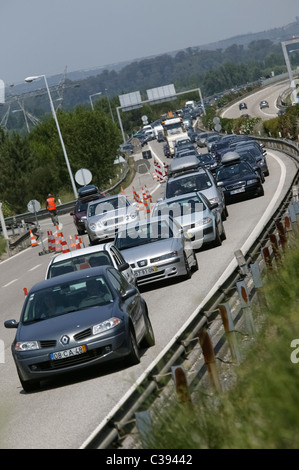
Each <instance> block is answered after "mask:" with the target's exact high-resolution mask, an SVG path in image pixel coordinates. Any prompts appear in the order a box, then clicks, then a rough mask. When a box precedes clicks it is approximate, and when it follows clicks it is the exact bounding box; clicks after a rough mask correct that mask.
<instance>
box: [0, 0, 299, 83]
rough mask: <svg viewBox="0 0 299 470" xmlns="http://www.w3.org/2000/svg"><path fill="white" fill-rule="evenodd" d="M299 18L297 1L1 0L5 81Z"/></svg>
mask: <svg viewBox="0 0 299 470" xmlns="http://www.w3.org/2000/svg"><path fill="white" fill-rule="evenodd" d="M296 16H299V3H298V0H205V1H203V0H147V1H142V0H0V43H1V49H0V79H2V80H4V82H5V84H6V85H10V84H17V83H20V82H22V81H23V79H24V78H25V77H27V76H29V75H46V76H51V75H55V74H63V73H64V71H65V69H66V70H67V72H72V71H75V70H82V69H89V68H93V67H98V66H100V67H101V66H105V65H108V64H112V63H115V62H121V61H124V60H134V59H138V58H141V57H147V56H151V55H157V54H162V53H165V52H166V53H167V52H171V51H173V50H177V49H184V48H186V47H193V46H202V45H204V44H208V43H210V42H214V41H218V40H222V39H227V38H230V37H232V36H236V35H239V34H243V33H245V34H246V33H255V32H260V31H265V30H268V29H271V28H275V27H280V26H285V25H287V24H288V23H292V22H294V21H295V18H296ZM298 34H299V31H298Z"/></svg>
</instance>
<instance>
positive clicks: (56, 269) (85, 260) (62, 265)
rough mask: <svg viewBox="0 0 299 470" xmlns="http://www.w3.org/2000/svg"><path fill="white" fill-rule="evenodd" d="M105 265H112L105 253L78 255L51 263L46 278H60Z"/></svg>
mask: <svg viewBox="0 0 299 470" xmlns="http://www.w3.org/2000/svg"><path fill="white" fill-rule="evenodd" d="M106 265H110V266H112V265H113V263H112V261H111V257H110V256H109V254H108V253H107V251H104V250H103V251H97V252H93V253H90V254H85V255H79V254H78V256H75V257H72V258H67V259H65V260H61V261H57V262H54V263H52V264H51V266H50V268H49V273H48V276H47V277H48V278H51V277H56V276H60V275H61V274H66V273H69V272H73V271H80V270H81V269H86V268H93V267H95V266H106Z"/></svg>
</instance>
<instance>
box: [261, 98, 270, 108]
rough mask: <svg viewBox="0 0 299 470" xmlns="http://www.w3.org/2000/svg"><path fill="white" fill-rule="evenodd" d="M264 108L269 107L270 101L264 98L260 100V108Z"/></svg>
mask: <svg viewBox="0 0 299 470" xmlns="http://www.w3.org/2000/svg"><path fill="white" fill-rule="evenodd" d="M263 108H269V103H268V101H266V100H262V101H261V102H260V109H263Z"/></svg>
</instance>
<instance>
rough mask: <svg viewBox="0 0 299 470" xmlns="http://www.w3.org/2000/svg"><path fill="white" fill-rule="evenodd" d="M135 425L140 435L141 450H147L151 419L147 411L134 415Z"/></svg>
mask: <svg viewBox="0 0 299 470" xmlns="http://www.w3.org/2000/svg"><path fill="white" fill-rule="evenodd" d="M135 418H136V425H137V429H138V432H139V434H140V439H141V443H142V448H143V449H148V448H149V446H148V443H149V436H150V435H151V433H152V428H153V426H152V419H151V415H150V411H149V410H145V411H138V412H136V413H135Z"/></svg>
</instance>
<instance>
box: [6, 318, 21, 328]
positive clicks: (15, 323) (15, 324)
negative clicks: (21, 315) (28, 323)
mask: <svg viewBox="0 0 299 470" xmlns="http://www.w3.org/2000/svg"><path fill="white" fill-rule="evenodd" d="M4 326H5V328H18V326H19V322H18V321H16V320H6V321H5V322H4Z"/></svg>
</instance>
